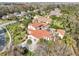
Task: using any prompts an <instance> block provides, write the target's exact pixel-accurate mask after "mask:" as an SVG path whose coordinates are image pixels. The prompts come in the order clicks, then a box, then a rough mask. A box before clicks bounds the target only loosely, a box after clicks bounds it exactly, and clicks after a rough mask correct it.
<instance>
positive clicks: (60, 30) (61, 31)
mask: <svg viewBox="0 0 79 59" xmlns="http://www.w3.org/2000/svg"><path fill="white" fill-rule="evenodd" d="M57 32H58V33H60V34H61V35H64V34H65V31H64V30H62V29H57Z"/></svg>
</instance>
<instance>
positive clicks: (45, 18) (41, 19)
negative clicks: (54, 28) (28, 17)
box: [32, 16, 52, 23]
mask: <svg viewBox="0 0 79 59" xmlns="http://www.w3.org/2000/svg"><path fill="white" fill-rule="evenodd" d="M36 21H37V22H38V23H39V22H43V23H46V22H49V23H50V22H51V21H52V20H51V19H50V18H48V17H43V16H39V17H37V18H34V19H33V21H32V22H36Z"/></svg>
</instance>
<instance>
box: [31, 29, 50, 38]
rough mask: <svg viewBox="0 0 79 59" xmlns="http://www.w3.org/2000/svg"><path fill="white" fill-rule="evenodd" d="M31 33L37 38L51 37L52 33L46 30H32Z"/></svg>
mask: <svg viewBox="0 0 79 59" xmlns="http://www.w3.org/2000/svg"><path fill="white" fill-rule="evenodd" d="M31 35H33V36H34V37H36V38H44V37H49V38H50V37H51V33H50V32H48V31H46V30H31Z"/></svg>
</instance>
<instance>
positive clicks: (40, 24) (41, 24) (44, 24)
mask: <svg viewBox="0 0 79 59" xmlns="http://www.w3.org/2000/svg"><path fill="white" fill-rule="evenodd" d="M31 25H32V26H34V27H39V26H47V24H46V23H32V24H31Z"/></svg>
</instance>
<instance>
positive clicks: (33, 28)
mask: <svg viewBox="0 0 79 59" xmlns="http://www.w3.org/2000/svg"><path fill="white" fill-rule="evenodd" d="M28 29H30V30H36V29H35V27H33V26H31V25H28Z"/></svg>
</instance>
